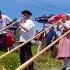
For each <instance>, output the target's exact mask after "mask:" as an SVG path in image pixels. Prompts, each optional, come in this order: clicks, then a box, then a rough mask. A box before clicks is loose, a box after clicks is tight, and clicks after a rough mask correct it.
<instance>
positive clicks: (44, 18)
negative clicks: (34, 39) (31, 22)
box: [35, 14, 53, 23]
mask: <svg viewBox="0 0 70 70" xmlns="http://www.w3.org/2000/svg"><path fill="white" fill-rule="evenodd" d="M52 16H53V14H49V15H47V16H46V15H43V16H40V17H37V18H35V21H37V22H39V23H45V22H48V19H49V18H51V17H52Z"/></svg>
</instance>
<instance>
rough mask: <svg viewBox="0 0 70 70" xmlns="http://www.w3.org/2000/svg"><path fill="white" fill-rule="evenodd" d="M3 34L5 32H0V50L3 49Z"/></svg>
mask: <svg viewBox="0 0 70 70" xmlns="http://www.w3.org/2000/svg"><path fill="white" fill-rule="evenodd" d="M5 36H6V34H0V50H5V49H6V46H5Z"/></svg>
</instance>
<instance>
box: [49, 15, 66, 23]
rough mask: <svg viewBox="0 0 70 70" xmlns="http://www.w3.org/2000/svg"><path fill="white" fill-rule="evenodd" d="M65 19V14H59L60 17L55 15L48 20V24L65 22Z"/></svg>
mask: <svg viewBox="0 0 70 70" xmlns="http://www.w3.org/2000/svg"><path fill="white" fill-rule="evenodd" d="M64 17H65V14H58V15H55V16H53V17H51V18H49V19H48V22H49V23H51V22H52V21H53V22H58V21H60V20H63V19H64Z"/></svg>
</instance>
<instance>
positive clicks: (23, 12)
mask: <svg viewBox="0 0 70 70" xmlns="http://www.w3.org/2000/svg"><path fill="white" fill-rule="evenodd" d="M25 13H27V14H29V15H32V13H31V12H30V11H29V10H24V11H22V12H21V14H23V15H24V14H25Z"/></svg>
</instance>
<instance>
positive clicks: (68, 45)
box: [0, 10, 70, 70]
mask: <svg viewBox="0 0 70 70" xmlns="http://www.w3.org/2000/svg"><path fill="white" fill-rule="evenodd" d="M21 14H22V17H21V20H20V22H19V24H18V29H20V38H19V42H20V44H22V43H24V42H26V41H27V40H29V39H30V38H32V37H33V36H35V23H34V21H33V20H31V18H30V17H31V16H32V13H31V12H30V11H28V10H23V11H22V12H21ZM11 23H12V20H11V19H10V18H9V17H8V16H6V15H3V14H2V12H1V10H0V30H1V29H3V28H5V27H6V26H8V25H9V24H11ZM52 23H55V22H51V24H52ZM48 27H49V26H48ZM69 29H70V17H69V16H68V15H64V18H63V19H62V20H60V21H58V22H57V25H56V27H55V26H54V27H51V28H50V29H49V30H48V32H47V33H46V32H45V33H43V34H40V36H39V37H38V38H35V41H37V42H38V44H39V45H38V51H37V52H39V51H41V50H42V49H44V48H45V47H47V46H48V45H50V44H51V43H52V42H53V41H54V40H56V39H57V38H58V37H60V36H61V35H62V34H64V33H65V32H67V31H68V30H69ZM58 32H60V35H59V34H58ZM38 33H39V32H38V31H37V34H38ZM14 43H15V37H14V35H13V33H12V31H11V30H10V28H7V29H5V30H2V31H0V50H7V51H9V50H10V49H11V47H12V46H13V44H14ZM31 46H32V41H30V42H28V43H26V44H25V45H23V46H22V47H21V48H20V63H21V64H23V63H24V62H26V61H27V60H28V59H30V58H31V57H32V52H31ZM54 47H56V48H57V49H58V51H57V54H56V52H55V51H56V49H55V50H54ZM50 50H51V52H52V53H53V52H55V54H54V55H53V54H51V56H52V55H53V58H57V59H60V60H63V61H64V68H63V69H62V70H66V68H68V67H70V33H69V34H67V35H66V36H65V37H63V38H62V39H61V40H60V41H59V42H58V43H57V44H56V46H53V47H51V48H50ZM33 64H34V63H33V62H32V63H30V64H29V65H28V67H27V68H25V69H24V70H34V66H33Z"/></svg>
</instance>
